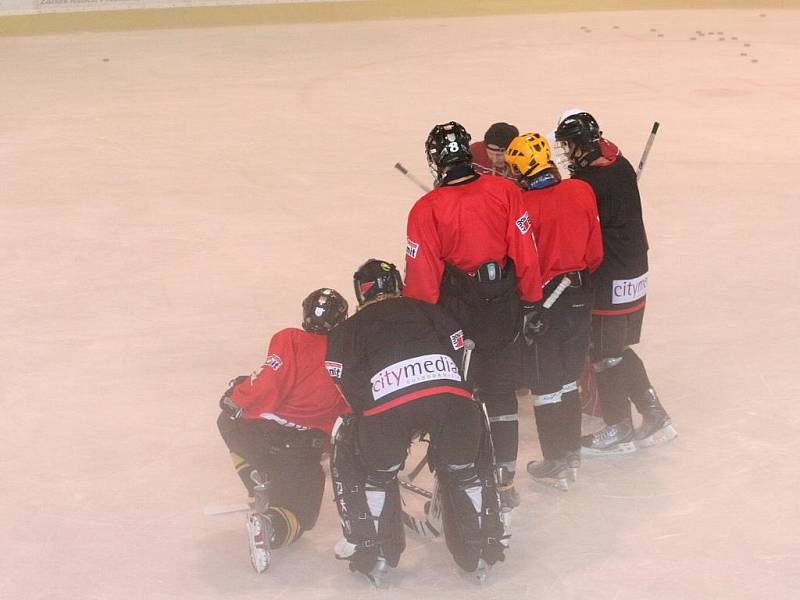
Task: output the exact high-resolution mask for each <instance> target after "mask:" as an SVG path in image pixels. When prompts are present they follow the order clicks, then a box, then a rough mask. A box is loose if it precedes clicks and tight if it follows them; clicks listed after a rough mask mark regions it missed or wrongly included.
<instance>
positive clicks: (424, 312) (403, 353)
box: [325, 259, 505, 581]
mask: <svg viewBox="0 0 800 600" xmlns="http://www.w3.org/2000/svg"><path fill="white" fill-rule="evenodd" d="M354 285H355V292H356V297H357V299H358V304H359V310H358V312H357V313H356V314H355V315H353V316H352V317H350V318H349V319H347V320H346V321H345V322H344V323H342V324H341V325H339V326H338V327H337V328H336V329H335V330H334V331H333V332H332V333H331V335H330V338H329V341H328V353H327V356H326V363H325V364H326V367H327V368H328V372H329V373H330V375H331V377H333V380H334V381H335V382H336V383H337V385H338V386H339V388H340V389H341V391H342V393H343V395H344V397H345V399H346V400H347V402H348V404H350V406H351V407H352V409H353V413H354V415H353V416H351V417H348V418H346V419H344V423H343V424H342V425H341V427H339V428H338V430H337V431H336V432H335V433H334V450H333V456H332V459H331V476H332V479H333V483H334V494H335V498H336V504H337V508H338V510H339V515H340V517H341V520H342V530H343V533H344V536H345V540H343V541H342V542H340V543H339V544H338V545H337V555H338V556H339V558H345V559H348V560H349V561H350V568H351V569H352V570H354V571H360V572H362V573H364V574H365V575H367V576H369V577H370V579H372V580H373V581H377V580H379V579H380V578H382V577H383V575H385V573H386V572H387V571H388V568H389V567H396V566H397V564H398V561H399V560H400V555H401V554H402V552H403V550H404V548H405V537H404V531H403V525H402V521H401V504H400V492H399V489H398V482H397V474H398V472H399V471H400V469H401V468H402V466H403V463H404V462H405V459H406V455H407V453H408V448H409V445H410V443H411V440H412V438H413V437H414V435H415V434H416V433H420V432H426V433H427V434H428V435H429V437H430V447H429V463H430V464H431V466H432V467H433V469H434V471H435V472H436V474H437V477H438V480H439V489H440V491H441V495H442V505H443V527H444V536H445V539H446V541H447V547H448V549H449V550H450V552H451V553H452V554H453V558H454V559H455V561H456V563H457V564H458V565H459V566H460V567H461V568H462V569H464V570H465V571H468V572H474V573H476V574H477V576H478V577H479V578H482V577H483V576H485V572H486V570H487V569H488V567H489V566H490V565H492V564H494V563H495V562H497V561H498V560H503V551H504V549H505V547H504V546H503V544H502V543H501V542H502V538H503V525H502V523H501V521H500V516H499V510H500V501H499V497H498V493H497V489H496V487H495V484H494V481H493V478H492V464H491V462H492V461H491V453H490V451H489V449H488V444H487V439H488V435H489V434H488V428H487V427H486V426H485V425H484V421H483V420H482V413H481V411H480V408H479V405H478V404H477V403H476V402H475V401H473V399H472V391H471V387H470V385H469V384H468V383H467V382H466V381H465V378H464V375H463V372H462V369H461V361H462V355H463V352H464V350H463V348H464V335H463V332H462V331H461V328H460V327H459V326H458V325H457V324H456V323H455V321H453V320H452V318H451V317H450V316H448V314H447V313H446V312H445V311H444V310H443V309H442V308H440V307H439V306H436V305H434V304H429V303H427V302H422V301H420V300H415V299H412V298H403V297H401V296H400V294H401V292H402V290H403V283H402V279H401V277H400V273H399V272H398V271H397V269H396V268H395V266H394V265H393V264H391V263H388V262H386V261H380V260H374V259H373V260H369V261H367V262H366V263H365V264H364V265H362V266H361V267H360V268H359V269H358V271H357V272H356V273H355V275H354Z"/></svg>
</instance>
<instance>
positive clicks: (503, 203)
mask: <svg viewBox="0 0 800 600" xmlns="http://www.w3.org/2000/svg"><path fill="white" fill-rule="evenodd" d="M469 142H470V136H469V134H468V133H467V131H466V130H465V129H464V128H463V127H462V126H461V125H459V124H458V123H455V122H453V121H451V122H449V123H446V124H444V125H437V126H436V127H434V128H433V130H432V131H431V133H430V135H429V136H428V139H427V141H426V143H425V152H426V154H427V157H428V164H429V165H430V167H431V170H432V171H433V172H434V173H435V176H436V188H435V189H434V190H432V191H431V192H429V193H428V194H426V195H425V196H423V197H422V198H420V200H418V201H417V203H416V204H415V205H414V207H413V208H412V209H411V212H410V214H409V216H408V229H407V231H408V240H407V245H406V287H405V290H404V292H403V295H404V296H406V297H410V298H417V299H419V300H424V301H425V302H430V303H432V304H439V305H441V306H442V307H444V308H445V310H447V311H448V312H449V313H450V314H451V315H452V316H453V317H454V318H455V319H456V321H458V323H459V324H460V325H461V327H462V329H463V330H464V334H465V335H466V336H467V337H468V338H470V339H472V340H474V341H475V343H476V350H475V355H474V358H473V367H472V371H471V377H470V379H471V380H472V381H473V383H474V384H475V386H476V390H477V391H476V394H477V396H478V397H479V398H480V400H481V401H482V402H484V403H485V404H486V407H487V410H488V413H489V420H490V422H491V433H492V439H493V441H494V447H495V453H496V458H497V467H498V471H499V475H498V480H499V482H500V488H499V489H500V495H501V500H502V502H503V505H504V508H506V509H508V510H510V509H511V508H513V507H514V506H517V505H518V504H519V496H518V495H517V493H516V490H515V489H514V487H513V481H514V472H515V470H516V458H517V445H518V423H517V398H516V394H515V390H516V387H517V385H516V384H517V381H516V375H517V371H518V369H517V364H518V351H519V348H518V344H517V343H516V340H517V339H518V337H519V331H520V300H521V301H522V303H523V304H533V303H535V302H537V301H539V300H540V299H541V297H542V284H541V277H540V274H539V263H538V257H537V254H536V245H535V243H534V241H533V237H532V235H531V222H530V218H529V216H528V213H527V212H526V211H525V207H524V204H523V202H522V193H521V191H520V190H519V188H518V187H517V186H516V185H514V183H512V182H511V181H509V180H507V179H503V178H501V177H495V176H492V175H479V174H477V173H476V172H475V170H474V169H473V167H472V153H471V152H470V149H469Z"/></svg>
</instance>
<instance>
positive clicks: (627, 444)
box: [581, 419, 636, 456]
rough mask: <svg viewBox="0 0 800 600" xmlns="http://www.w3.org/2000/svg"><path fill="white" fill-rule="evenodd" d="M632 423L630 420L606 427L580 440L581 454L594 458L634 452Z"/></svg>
mask: <svg viewBox="0 0 800 600" xmlns="http://www.w3.org/2000/svg"><path fill="white" fill-rule="evenodd" d="M633 437H634V434H633V422H632V421H631V420H630V419H625V420H624V421H620V422H619V423H616V424H615V425H607V426H605V427H604V428H603V429H601V430H600V431H598V432H596V433H592V434H589V435H585V436H583V437H582V438H581V445H582V446H583V453H584V454H590V455H595V456H608V455H611V454H629V453H631V452H636V444H634V442H633Z"/></svg>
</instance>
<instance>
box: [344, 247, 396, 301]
mask: <svg viewBox="0 0 800 600" xmlns="http://www.w3.org/2000/svg"><path fill="white" fill-rule="evenodd" d="M353 287H354V288H355V291H356V299H357V300H358V304H359V305H360V306H363V305H364V304H365V303H366V302H369V301H370V300H372V299H374V298H377V297H378V296H380V295H382V294H389V295H398V294H400V293H401V292H402V291H403V278H402V277H401V276H400V271H398V270H397V267H395V266H394V265H393V264H392V263H390V262H386V261H385V260H378V259H376V258H371V259H369V260H368V261H367V262H365V263H364V264H363V265H361V266H360V267H359V268H358V271H356V272H355V273H353Z"/></svg>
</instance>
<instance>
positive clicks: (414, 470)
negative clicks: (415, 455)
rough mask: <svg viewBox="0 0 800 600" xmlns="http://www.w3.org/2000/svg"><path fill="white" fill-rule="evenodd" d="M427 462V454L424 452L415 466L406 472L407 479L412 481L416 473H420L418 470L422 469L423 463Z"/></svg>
mask: <svg viewBox="0 0 800 600" xmlns="http://www.w3.org/2000/svg"><path fill="white" fill-rule="evenodd" d="M427 463H428V454H427V453H425V454H424V455H423V456H422V459H420V461H419V463H417V466H416V467H414V468H413V469H411V471H409V472H408V475H406V479H407V480H408V481H414V479H416V477H417V475H419V474H420V472H421V471H422V469H423V468H424V467H425V465H426V464H427Z"/></svg>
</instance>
